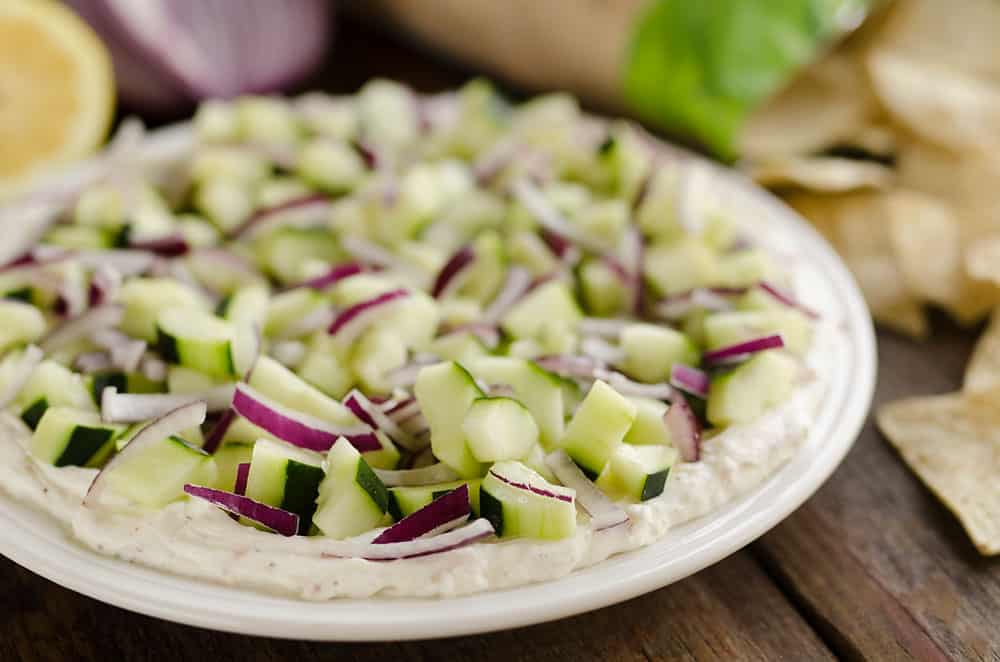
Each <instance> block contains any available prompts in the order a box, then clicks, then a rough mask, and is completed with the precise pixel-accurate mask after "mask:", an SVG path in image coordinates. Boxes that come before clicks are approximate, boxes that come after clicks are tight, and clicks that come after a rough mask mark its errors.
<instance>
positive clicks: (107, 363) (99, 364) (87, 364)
mask: <svg viewBox="0 0 1000 662" xmlns="http://www.w3.org/2000/svg"><path fill="white" fill-rule="evenodd" d="M111 368H112V364H111V357H110V356H108V353H107V352H84V353H83V354H80V355H78V356H77V357H76V358H75V359H73V369H74V370H77V371H79V372H82V373H84V374H87V375H89V374H93V373H95V372H101V371H102V370H110V369H111Z"/></svg>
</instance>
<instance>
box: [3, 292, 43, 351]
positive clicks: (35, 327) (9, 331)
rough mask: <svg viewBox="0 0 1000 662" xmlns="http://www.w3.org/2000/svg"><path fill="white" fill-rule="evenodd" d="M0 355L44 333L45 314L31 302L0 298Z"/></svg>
mask: <svg viewBox="0 0 1000 662" xmlns="http://www.w3.org/2000/svg"><path fill="white" fill-rule="evenodd" d="M0 320H3V324H2V325H0V355H2V354H3V353H4V352H6V351H8V350H10V349H12V348H14V347H17V346H18V345H26V344H28V343H32V342H35V341H36V340H38V339H39V338H41V337H42V336H43V335H44V334H45V316H44V315H42V311H40V310H38V309H37V308H35V307H34V306H32V305H31V304H27V303H23V302H21V301H12V300H10V299H3V300H0Z"/></svg>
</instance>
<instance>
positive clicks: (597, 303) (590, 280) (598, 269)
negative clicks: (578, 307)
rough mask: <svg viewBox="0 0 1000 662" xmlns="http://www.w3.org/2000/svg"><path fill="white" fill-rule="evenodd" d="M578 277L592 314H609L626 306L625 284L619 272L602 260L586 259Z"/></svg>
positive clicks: (585, 301)
mask: <svg viewBox="0 0 1000 662" xmlns="http://www.w3.org/2000/svg"><path fill="white" fill-rule="evenodd" d="M577 278H578V279H579V286H580V297H581V299H582V300H583V305H584V307H585V308H586V309H587V311H588V312H590V313H591V314H593V315H599V316H609V315H613V314H614V313H615V312H617V311H619V310H621V309H622V307H623V306H624V304H625V295H626V292H625V285H624V284H623V283H622V279H621V278H620V277H619V276H618V274H616V273H615V272H614V270H612V269H611V268H610V267H609V266H608V265H607V264H605V263H604V262H602V261H601V260H595V259H592V258H588V259H586V260H584V261H583V262H582V263H581V264H580V267H579V269H578V270H577Z"/></svg>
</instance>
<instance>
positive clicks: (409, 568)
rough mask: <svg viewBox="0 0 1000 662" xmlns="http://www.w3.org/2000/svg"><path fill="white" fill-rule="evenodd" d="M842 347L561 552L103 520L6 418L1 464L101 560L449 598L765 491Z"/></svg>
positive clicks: (529, 578) (187, 503) (641, 538)
mask: <svg viewBox="0 0 1000 662" xmlns="http://www.w3.org/2000/svg"><path fill="white" fill-rule="evenodd" d="M844 342H845V339H844V335H843V332H842V331H841V330H840V329H839V328H838V327H837V324H836V323H835V321H834V320H823V321H821V322H818V323H817V324H816V325H815V338H814V341H813V346H812V348H811V350H810V351H809V354H808V355H807V357H806V368H805V370H804V371H803V374H804V377H803V383H802V384H800V385H799V386H798V387H797V388H796V390H795V391H794V392H793V394H792V396H791V397H790V398H789V399H788V400H787V401H786V402H784V403H782V404H781V405H779V406H778V407H776V408H774V409H772V410H771V411H769V412H767V413H765V414H764V415H763V416H762V417H761V418H760V419H758V420H756V421H754V422H753V423H752V424H747V425H737V426H733V427H730V428H728V429H726V430H725V431H724V432H722V433H721V434H719V435H718V436H716V437H714V438H712V439H709V440H707V441H705V443H704V445H703V449H702V459H701V461H699V462H696V463H688V464H679V465H677V466H675V467H674V469H673V470H672V471H671V472H670V477H669V480H668V481H667V485H666V489H665V491H664V493H663V494H662V495H661V496H659V497H657V498H655V499H652V500H650V501H647V502H644V503H641V504H630V505H627V506H626V510H627V512H628V515H629V518H630V522H629V524H628V525H625V526H619V527H614V528H612V529H608V530H606V531H602V532H598V533H594V532H593V531H592V530H591V529H590V528H589V526H588V525H587V523H586V516H585V515H581V516H580V526H578V527H577V532H576V535H574V536H573V537H572V538H568V539H565V540H560V541H556V542H543V541H537V540H529V539H518V540H509V541H503V542H495V541H494V542H484V543H477V544H473V545H470V546H468V547H464V548H461V549H456V550H452V551H449V552H445V553H441V554H437V555H434V556H426V557H421V558H414V559H406V560H399V561H391V562H373V561H366V560H363V559H351V558H330V555H335V554H337V547H338V546H341V548H342V545H343V543H341V542H339V541H334V540H330V539H325V538H322V537H308V538H307V537H296V538H284V537H281V536H277V535H274V534H270V533H265V532H262V531H258V530H257V529H254V528H251V527H247V526H242V525H240V524H238V523H237V522H235V521H234V520H232V519H230V518H229V517H228V516H227V515H226V514H225V513H224V512H223V511H221V510H219V509H218V508H216V507H215V506H212V505H209V504H208V503H205V502H203V501H200V500H197V499H185V500H183V501H178V502H176V503H173V504H171V505H169V506H168V507H166V508H164V509H162V510H160V511H156V512H150V513H145V514H142V515H123V514H114V513H108V512H98V511H94V510H92V509H89V508H84V507H83V506H82V505H81V501H82V498H83V495H84V494H85V492H86V490H87V488H88V486H89V485H90V482H91V480H92V479H93V477H94V475H96V470H93V469H82V468H78V467H64V468H56V467H53V466H51V465H46V464H42V463H40V462H37V461H35V460H34V459H33V458H32V457H30V456H29V455H28V454H27V453H26V452H25V450H24V444H25V441H26V440H27V438H28V435H27V430H26V429H25V428H24V426H23V425H21V423H20V421H18V420H16V419H14V418H13V417H11V416H8V415H0V448H2V451H0V452H2V454H3V457H4V458H7V462H6V463H5V464H2V465H0V489H2V490H3V491H4V492H6V493H7V494H8V495H9V496H11V497H14V498H16V499H19V500H21V501H25V502H28V503H31V504H33V505H34V506H36V507H37V508H40V509H41V510H44V511H45V512H46V513H48V514H49V515H51V516H53V517H55V518H56V519H58V520H59V521H60V522H62V523H63V524H64V525H65V527H66V532H67V535H69V536H71V537H72V538H73V539H75V540H77V541H79V542H80V543H83V544H84V545H86V546H87V547H90V548H92V549H94V550H96V551H97V552H100V553H102V554H107V555H110V556H115V557H118V558H120V559H124V560H127V561H133V562H136V563H140V564H143V565H147V566H152V567H155V568H159V569H161V570H165V571H168V572H173V573H177V574H182V575H188V576H192V577H198V578H202V579H206V580H209V581H214V582H219V583H223V584H231V585H238V586H244V587H249V588H254V589H257V590H260V591H265V592H268V593H274V594H280V595H290V596H298V597H300V598H304V599H307V600H327V599H330V598H337V597H368V596H373V595H385V596H414V597H448V596H457V595H465V594H469V593H476V592H479V591H486V590H490V589H497V588H504V587H511V586H517V585H520V584H528V583H532V582H540V581H545V580H550V579H555V578H557V577H560V576H562V575H565V574H567V573H569V572H572V571H573V570H574V569H577V568H582V567H586V566H589V565H592V564H594V563H598V562H600V561H602V560H604V559H606V558H608V557H609V556H611V555H613V554H617V553H620V552H623V551H627V550H632V549H636V548H639V547H643V546H645V545H649V544H650V543H652V542H654V541H656V540H657V539H659V538H661V537H662V536H663V535H664V534H665V533H666V532H667V531H668V530H669V529H670V528H671V527H674V526H676V525H678V524H681V523H683V522H686V521H688V520H691V519H694V518H696V517H700V516H702V515H706V514H707V513H710V512H711V511H713V510H715V509H717V508H719V507H720V506H721V505H723V504H724V503H726V502H727V501H730V500H732V499H734V498H736V497H738V496H739V495H741V494H743V493H745V492H747V491H749V490H751V489H753V488H754V487H756V486H757V485H759V484H760V483H761V482H763V480H764V479H765V478H767V477H768V476H769V475H771V474H772V473H774V472H775V471H776V470H777V469H778V468H779V467H781V466H782V465H783V464H784V463H786V462H787V461H788V460H789V459H790V458H791V457H792V456H793V455H794V454H795V453H796V451H797V450H798V448H799V446H800V445H801V443H802V441H803V439H804V438H805V436H806V432H807V429H808V427H809V425H810V424H811V423H812V421H813V420H815V417H816V412H817V409H818V407H819V405H820V402H821V401H822V398H823V394H824V392H825V390H826V385H827V383H828V381H829V377H830V372H831V368H832V366H831V362H832V360H834V358H835V357H836V356H837V355H838V354H839V353H840V352H838V349H839V346H840V345H842V343H844ZM324 552H325V553H326V555H324Z"/></svg>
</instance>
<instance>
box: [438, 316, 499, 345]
mask: <svg viewBox="0 0 1000 662" xmlns="http://www.w3.org/2000/svg"><path fill="white" fill-rule="evenodd" d="M453 333H471V334H472V335H474V336H475V337H476V338H478V339H479V341H480V342H481V343H483V345H485V346H486V348H487V349H495V348H496V346H497V345H499V344H500V329H498V328H497V327H496V325H493V324H485V323H482V322H469V323H467V324H459V325H458V326H452V327H448V328H446V329H445V330H443V331H442V332H441V334H440V335H439V336H438V337H439V338H440V337H443V336H448V335H451V334H453Z"/></svg>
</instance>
